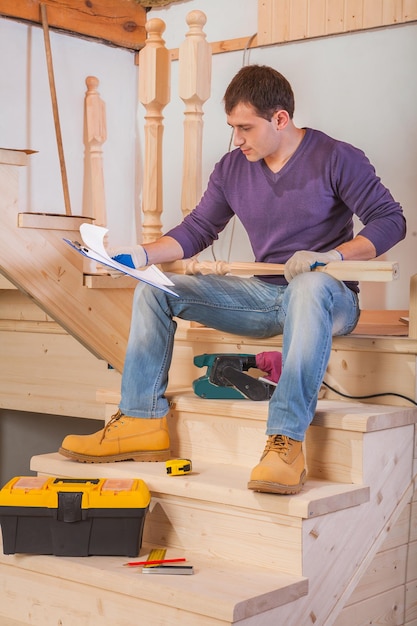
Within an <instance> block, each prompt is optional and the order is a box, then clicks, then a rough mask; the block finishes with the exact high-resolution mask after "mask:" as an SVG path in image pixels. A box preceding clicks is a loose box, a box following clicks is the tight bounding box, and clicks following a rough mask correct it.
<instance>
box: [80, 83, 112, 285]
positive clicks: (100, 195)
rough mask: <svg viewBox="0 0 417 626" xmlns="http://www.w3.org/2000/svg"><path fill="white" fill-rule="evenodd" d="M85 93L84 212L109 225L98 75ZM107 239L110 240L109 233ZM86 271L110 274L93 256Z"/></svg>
mask: <svg viewBox="0 0 417 626" xmlns="http://www.w3.org/2000/svg"><path fill="white" fill-rule="evenodd" d="M85 84H86V86H87V91H86V93H85V96H84V132H83V139H84V176H83V206H82V214H83V215H85V216H86V217H89V218H93V219H94V224H95V225H96V226H104V227H106V226H107V211H106V194H105V192H104V173H103V143H104V142H105V141H106V139H107V128H106V105H105V103H104V102H103V100H102V99H101V97H100V94H99V92H98V85H99V80H98V78H96V77H95V76H87V78H86V79H85ZM104 243H105V244H107V243H108V236H107V235H105V237H104ZM83 271H84V274H91V275H93V274H102V275H108V269H106V268H105V267H103V266H102V265H100V264H99V263H97V262H96V261H93V260H91V259H87V258H86V259H84V260H83Z"/></svg>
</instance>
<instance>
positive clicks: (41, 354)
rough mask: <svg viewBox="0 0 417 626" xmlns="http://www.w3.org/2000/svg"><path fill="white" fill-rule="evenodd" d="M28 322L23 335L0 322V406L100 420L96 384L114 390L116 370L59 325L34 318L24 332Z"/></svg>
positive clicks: (101, 412) (117, 382) (117, 386)
mask: <svg viewBox="0 0 417 626" xmlns="http://www.w3.org/2000/svg"><path fill="white" fill-rule="evenodd" d="M34 324H35V322H32V323H31V324H30V323H27V322H25V326H26V332H23V333H22V332H14V331H13V330H9V331H7V330H5V329H3V324H0V329H1V331H0V342H1V352H2V358H1V359H0V408H2V409H12V410H18V411H30V412H35V413H47V414H50V415H66V416H68V417H83V418H88V419H98V420H104V413H105V410H104V405H100V404H99V403H98V402H97V399H96V391H97V388H98V387H100V386H102V385H106V386H108V387H109V388H113V389H120V374H118V373H117V372H116V371H114V370H109V369H108V367H107V363H105V362H104V361H100V360H98V359H96V358H95V357H94V356H93V355H92V354H90V353H89V352H88V350H86V349H85V348H84V347H83V346H81V345H80V344H79V343H78V342H77V341H76V340H75V339H74V338H73V337H71V336H70V335H68V334H66V333H65V334H64V331H62V329H60V330H59V327H58V329H54V331H53V332H49V331H50V330H51V329H50V325H51V323H50V322H46V323H44V324H43V325H42V324H41V323H40V322H38V325H39V328H38V329H35V332H30V331H31V330H33V328H32V327H33V325H34ZM45 326H47V327H48V328H47V330H48V332H45V330H46V328H45ZM42 330H43V331H44V332H42Z"/></svg>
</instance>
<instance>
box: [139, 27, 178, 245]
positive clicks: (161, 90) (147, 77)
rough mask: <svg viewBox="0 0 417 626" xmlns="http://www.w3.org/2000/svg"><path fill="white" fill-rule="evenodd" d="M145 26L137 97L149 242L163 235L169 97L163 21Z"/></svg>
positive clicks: (144, 237) (144, 228) (145, 231)
mask: <svg viewBox="0 0 417 626" xmlns="http://www.w3.org/2000/svg"><path fill="white" fill-rule="evenodd" d="M145 28H146V31H147V34H148V37H147V40H146V44H145V47H144V48H143V50H141V52H140V54H139V64H140V65H139V100H140V102H141V103H142V104H143V106H144V107H145V109H146V114H145V158H144V169H143V194H142V212H143V223H142V233H143V234H142V240H143V243H149V242H151V241H155V239H157V238H158V237H160V236H161V235H162V222H161V214H162V209H163V199H162V137H163V132H164V127H163V124H162V120H163V115H162V111H163V109H164V107H165V106H166V105H167V104H168V102H169V99H170V80H171V66H170V63H171V62H170V58H169V51H168V50H167V49H166V48H165V41H164V40H163V39H162V33H163V32H164V30H165V23H164V22H163V21H162V20H161V19H159V18H153V19H151V20H149V22H147V23H146V25H145Z"/></svg>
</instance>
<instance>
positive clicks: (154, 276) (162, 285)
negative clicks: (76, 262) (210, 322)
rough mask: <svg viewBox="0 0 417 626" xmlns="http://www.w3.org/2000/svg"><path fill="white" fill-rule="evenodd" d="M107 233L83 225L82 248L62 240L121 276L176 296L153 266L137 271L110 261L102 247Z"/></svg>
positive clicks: (90, 225) (165, 277) (163, 275)
mask: <svg viewBox="0 0 417 626" xmlns="http://www.w3.org/2000/svg"><path fill="white" fill-rule="evenodd" d="M107 233H108V229H107V228H104V227H103V226H95V225H94V224H87V223H84V224H81V226H80V234H81V237H82V240H83V244H84V246H81V245H80V244H78V242H74V241H69V240H68V239H64V241H65V242H66V243H68V244H69V245H70V246H71V247H72V248H74V249H75V250H77V251H78V252H80V253H81V254H83V255H84V256H86V257H88V258H89V259H92V260H93V261H96V262H97V263H102V264H103V265H106V266H108V267H111V268H112V269H115V270H118V271H119V272H122V273H123V274H127V275H128V276H132V277H133V278H136V279H137V280H141V281H143V282H145V283H148V284H149V285H153V286H154V287H158V288H159V289H162V290H163V291H166V292H168V293H170V294H172V295H174V296H176V295H177V294H176V293H175V292H174V291H171V289H168V287H167V286H172V287H173V286H174V283H173V282H172V281H171V280H170V279H169V278H168V277H167V276H165V274H164V273H163V272H161V270H160V269H158V268H157V267H156V266H155V265H150V266H149V267H146V268H145V269H143V270H137V269H134V268H133V267H128V266H127V265H123V263H118V262H117V261H115V260H114V259H112V258H111V257H110V256H109V255H108V253H107V251H106V248H105V247H104V237H105V236H106V234H107Z"/></svg>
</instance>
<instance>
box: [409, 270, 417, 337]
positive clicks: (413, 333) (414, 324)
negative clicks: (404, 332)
mask: <svg viewBox="0 0 417 626" xmlns="http://www.w3.org/2000/svg"><path fill="white" fill-rule="evenodd" d="M408 336H409V337H410V338H411V339H417V274H414V275H413V276H411V279H410V307H409V328H408Z"/></svg>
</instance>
